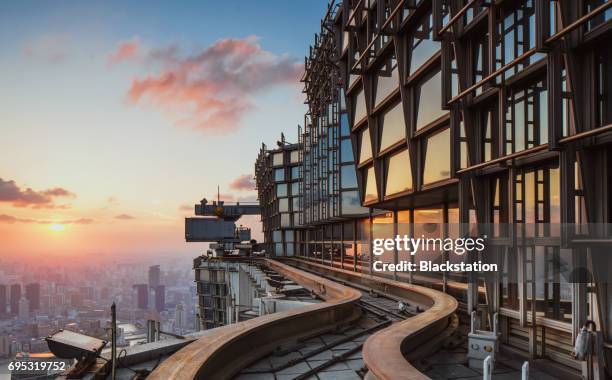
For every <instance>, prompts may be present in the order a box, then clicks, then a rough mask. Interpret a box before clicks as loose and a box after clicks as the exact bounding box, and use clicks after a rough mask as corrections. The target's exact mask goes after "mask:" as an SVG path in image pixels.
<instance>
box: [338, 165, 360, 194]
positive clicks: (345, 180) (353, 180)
mask: <svg viewBox="0 0 612 380" xmlns="http://www.w3.org/2000/svg"><path fill="white" fill-rule="evenodd" d="M340 181H341V182H340V183H341V185H342V188H343V189H349V188H355V187H357V172H356V171H355V167H354V166H353V165H342V167H341V168H340Z"/></svg>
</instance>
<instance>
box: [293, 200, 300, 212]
mask: <svg viewBox="0 0 612 380" xmlns="http://www.w3.org/2000/svg"><path fill="white" fill-rule="evenodd" d="M291 201H292V203H293V210H292V211H298V210H299V209H300V198H299V197H293V198H291Z"/></svg>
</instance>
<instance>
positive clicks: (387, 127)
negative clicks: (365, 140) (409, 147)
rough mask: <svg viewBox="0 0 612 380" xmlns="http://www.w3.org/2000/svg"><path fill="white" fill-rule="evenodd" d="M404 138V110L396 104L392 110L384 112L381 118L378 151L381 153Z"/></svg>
mask: <svg viewBox="0 0 612 380" xmlns="http://www.w3.org/2000/svg"><path fill="white" fill-rule="evenodd" d="M404 138H406V124H405V123H404V110H403V107H402V103H398V104H396V105H395V106H394V107H393V108H391V109H390V110H388V111H387V112H385V114H384V115H383V117H382V137H381V139H380V150H381V151H382V150H384V149H386V148H388V147H390V146H391V145H393V144H394V143H396V142H398V141H400V140H402V139H404Z"/></svg>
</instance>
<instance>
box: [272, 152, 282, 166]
mask: <svg viewBox="0 0 612 380" xmlns="http://www.w3.org/2000/svg"><path fill="white" fill-rule="evenodd" d="M282 164H283V153H282V152H280V153H274V155H272V165H274V166H279V165H282Z"/></svg>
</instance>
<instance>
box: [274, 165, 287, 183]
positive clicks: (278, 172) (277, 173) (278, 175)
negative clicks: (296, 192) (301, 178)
mask: <svg viewBox="0 0 612 380" xmlns="http://www.w3.org/2000/svg"><path fill="white" fill-rule="evenodd" d="M274 180H275V181H276V182H282V181H284V180H285V169H283V168H281V169H274Z"/></svg>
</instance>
